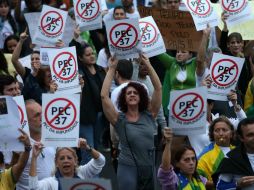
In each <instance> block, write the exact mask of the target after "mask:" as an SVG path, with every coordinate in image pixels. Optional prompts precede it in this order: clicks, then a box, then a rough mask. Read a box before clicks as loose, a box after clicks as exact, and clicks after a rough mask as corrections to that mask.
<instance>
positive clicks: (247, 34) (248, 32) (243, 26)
mask: <svg viewBox="0 0 254 190" xmlns="http://www.w3.org/2000/svg"><path fill="white" fill-rule="evenodd" d="M248 3H249V4H250V6H251V9H252V11H251V12H252V14H253V13H254V2H253V1H250V2H248ZM214 8H215V10H216V12H217V14H218V15H221V13H222V8H221V5H220V4H214ZM219 28H220V29H221V30H222V28H223V22H222V21H221V22H220V24H219ZM253 28H254V18H253V19H251V20H249V21H245V22H242V23H238V24H237V25H233V26H228V30H229V34H231V33H233V32H238V33H240V34H241V35H242V37H243V40H254V32H253Z"/></svg>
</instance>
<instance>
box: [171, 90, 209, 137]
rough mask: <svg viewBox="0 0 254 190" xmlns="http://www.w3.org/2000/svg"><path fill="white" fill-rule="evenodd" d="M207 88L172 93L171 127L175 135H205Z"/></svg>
mask: <svg viewBox="0 0 254 190" xmlns="http://www.w3.org/2000/svg"><path fill="white" fill-rule="evenodd" d="M206 100H207V89H206V87H199V88H193V89H188V90H176V91H171V92H170V109H169V110H170V117H169V126H170V127H172V129H173V131H174V134H177V135H189V134H203V133H205V131H206V124H205V123H206V112H207V107H206V104H207V102H206Z"/></svg>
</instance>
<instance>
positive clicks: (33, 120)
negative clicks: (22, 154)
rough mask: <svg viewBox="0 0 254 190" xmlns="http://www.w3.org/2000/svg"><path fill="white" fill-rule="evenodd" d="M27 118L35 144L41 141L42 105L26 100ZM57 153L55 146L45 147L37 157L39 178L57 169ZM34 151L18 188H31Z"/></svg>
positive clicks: (17, 189) (23, 189)
mask: <svg viewBox="0 0 254 190" xmlns="http://www.w3.org/2000/svg"><path fill="white" fill-rule="evenodd" d="M26 111H27V119H28V123H29V132H30V137H31V143H32V144H35V143H37V142H40V141H41V113H42V110H41V106H40V105H39V104H38V103H37V102H35V100H32V99H31V100H27V101H26ZM55 153H56V149H55V148H53V147H45V148H43V151H42V152H41V153H40V155H39V156H38V159H37V163H38V164H37V166H36V171H37V174H38V178H39V180H41V179H44V178H47V177H50V176H51V174H52V173H53V172H54V170H55ZM31 159H32V151H31V152H30V157H29V160H28V161H27V164H26V167H25V168H24V171H23V173H22V175H21V176H20V178H19V181H18V182H17V184H16V190H28V189H29V184H28V183H29V169H30V166H31Z"/></svg>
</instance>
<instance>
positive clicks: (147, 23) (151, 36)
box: [139, 16, 166, 57]
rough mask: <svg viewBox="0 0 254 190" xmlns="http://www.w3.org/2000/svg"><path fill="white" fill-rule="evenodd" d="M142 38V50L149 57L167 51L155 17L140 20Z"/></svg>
mask: <svg viewBox="0 0 254 190" xmlns="http://www.w3.org/2000/svg"><path fill="white" fill-rule="evenodd" d="M139 27H140V32H141V40H142V51H143V52H144V53H145V55H146V56H147V57H153V56H156V55H159V54H162V53H165V52H166V48H165V44H164V42H163V39H162V36H161V33H160V31H159V29H158V27H157V25H156V23H155V22H154V20H153V17H151V16H150V17H145V18H142V19H140V20H139Z"/></svg>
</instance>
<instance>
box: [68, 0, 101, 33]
mask: <svg viewBox="0 0 254 190" xmlns="http://www.w3.org/2000/svg"><path fill="white" fill-rule="evenodd" d="M73 7H74V13H75V18H76V22H77V24H78V25H79V27H80V30H81V31H85V30H95V29H98V28H102V14H101V2H100V0H73Z"/></svg>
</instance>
